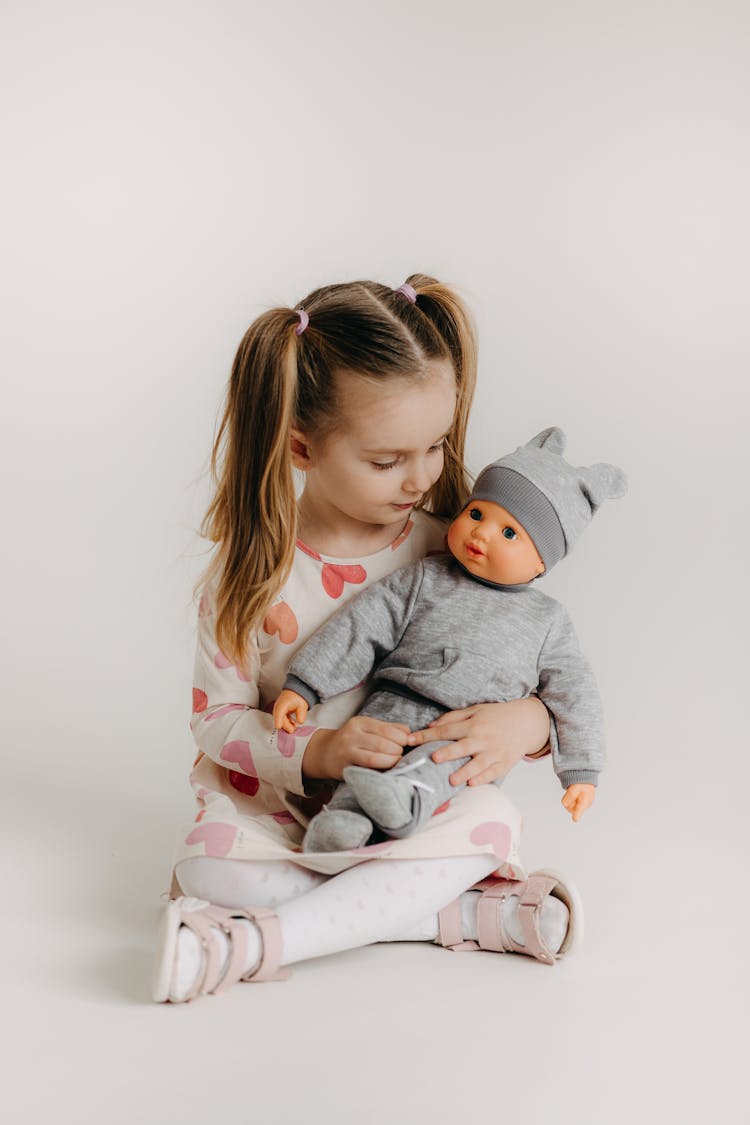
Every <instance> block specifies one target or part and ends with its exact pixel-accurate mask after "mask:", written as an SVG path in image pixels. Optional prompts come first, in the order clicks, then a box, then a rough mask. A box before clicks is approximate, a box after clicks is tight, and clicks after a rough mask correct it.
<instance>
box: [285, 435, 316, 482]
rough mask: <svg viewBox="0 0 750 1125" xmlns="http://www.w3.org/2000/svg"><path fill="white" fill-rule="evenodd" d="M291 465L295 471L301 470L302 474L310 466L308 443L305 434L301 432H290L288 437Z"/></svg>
mask: <svg viewBox="0 0 750 1125" xmlns="http://www.w3.org/2000/svg"><path fill="white" fill-rule="evenodd" d="M289 442H290V448H291V454H292V464H293V465H294V467H295V469H301V470H302V472H303V473H306V472H307V470H308V469H309V468H310V466H311V465H312V459H311V457H310V443H309V440H308V438H307V435H306V434H303V433H302V430H294V429H293V430H292V431H291V434H290V436H289Z"/></svg>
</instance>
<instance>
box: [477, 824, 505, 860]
mask: <svg viewBox="0 0 750 1125" xmlns="http://www.w3.org/2000/svg"><path fill="white" fill-rule="evenodd" d="M469 839H470V840H471V842H472V844H478V845H481V844H490V845H491V847H492V850H493V852H494V853H495V855H496V856H497V858H498V859H507V858H508V856H509V854H510V846H511V842H512V839H513V837H512V835H511V831H510V828H509V827H508V825H507V824H503V822H502V821H500V820H486V821H485V822H484V824H478V825H477V826H476V828H474V829H473V830H472V832H471V835H470V836H469Z"/></svg>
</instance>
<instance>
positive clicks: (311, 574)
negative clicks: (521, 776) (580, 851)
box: [154, 275, 582, 1002]
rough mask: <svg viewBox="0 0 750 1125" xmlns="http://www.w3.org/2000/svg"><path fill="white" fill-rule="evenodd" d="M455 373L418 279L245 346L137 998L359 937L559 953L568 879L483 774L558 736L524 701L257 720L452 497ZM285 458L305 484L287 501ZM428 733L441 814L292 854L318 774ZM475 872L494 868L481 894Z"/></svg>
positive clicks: (235, 374)
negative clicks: (345, 611)
mask: <svg viewBox="0 0 750 1125" xmlns="http://www.w3.org/2000/svg"><path fill="white" fill-rule="evenodd" d="M475 373H476V346H475V337H474V332H473V328H472V325H471V322H470V320H469V317H468V315H467V313H466V310H465V309H464V307H463V305H462V303H461V302H460V300H459V299H458V298H457V296H456V295H455V294H454V293H453V292H452V291H451V290H450V289H449V288H447V287H446V286H444V285H441V284H440V283H439V282H437V281H435V280H434V279H432V278H429V277H425V276H422V275H415V276H412V277H410V278H409V280H408V282H406V283H405V284H404V285H402V286H400V287H399V288H398V289H396V290H391V289H389V288H387V287H385V286H383V285H378V284H376V283H373V282H355V283H350V284H343V285H333V286H329V287H326V288H323V289H318V290H316V291H314V292H313V293H311V294H310V295H309V296H308V297H307V298H306V299H305V300H304V301H303V302H302V304H301V306H300V307H298V308H297V309H295V310H291V309H282V308H279V309H273V310H271V311H270V312H268V313H265V314H264V315H262V316H260V317H259V318H258V319H257V320H256V321H255V322H254V323H253V324H252V325H251V326H250V328H249V329H248V331H247V333H246V334H245V337H244V338H243V340H242V342H241V344H240V347H239V349H238V352H237V355H236V357H235V361H234V364H233V368H232V374H231V378H230V383H229V390H228V396H227V402H226V407H225V411H224V415H223V418H222V422H221V425H220V427H219V432H218V435H217V440H216V443H215V446H214V450H213V455H212V461H211V467H212V473H213V475H214V479H215V481H216V484H217V488H216V493H215V496H214V498H213V501H212V503H211V505H210V507H209V509H208V512H207V515H206V518H205V521H204V525H203V527H202V532H203V534H205V535H206V536H207V537H208V538H210V539H212V540H213V541H214V542H215V543H216V544H217V550H216V553H215V555H214V558H213V560H212V562H211V565H210V566H209V568H208V571H207V573H206V575H205V576H204V579H203V581H202V583H201V584H200V589H201V598H200V606H199V610H198V617H199V622H198V626H199V628H198V650H197V657H196V673H195V686H194V688H193V719H192V723H191V727H192V730H193V734H194V736H195V739H196V742H197V744H198V749H199V753H198V757H197V759H196V762H195V765H194V769H193V772H192V774H191V783H192V786H193V789H194V791H195V795H196V799H197V802H198V805H199V811H198V814H197V816H196V819H195V822H194V823H193V824H191V825H189V826H186V827H185V828H184V830H183V831H182V832H181V834H180V844H179V848H178V855H177V862H176V866H175V875H174V879H173V893H174V895H175V896H178V897H174V898H173V900H172V901H170V902H169V903H168V904H167V907H166V910H165V914H164V918H163V922H162V930H161V937H160V943H159V950H158V956H157V960H156V965H155V978H154V998H155V999H156V1000H157V1001H172V1002H179V1001H182V1000H189V999H192V998H193V997H195V996H197V995H198V994H199V993H205V992H214V993H215V992H219V991H222V990H224V989H226V988H227V987H229V985H231V984H233V983H235V982H236V981H237V980H240V979H243V980H256V981H257V980H267V979H271V978H273V977H275V976H276V977H277V976H279V975H280V974H279V969H280V967H282V966H287V965H290V964H292V963H293V962H295V961H299V960H303V959H306V958H309V957H317V956H321V955H324V954H329V953H333V952H337V951H339V950H342V949H349V948H354V947H356V946H359V945H365V944H369V943H371V942H377V941H388V940H410V939H411V940H431V941H435V940H438V941H440V942H441V943H442V944H443V945H448V946H450V947H452V948H469V947H471V948H480V947H481V948H490V949H495V950H497V951H515V952H522V953H527V954H530V955H532V956H535V957H537V958H538V959H540V960H543V961H547V962H548V963H552V962H553V961H554V959H555V957H557V956H560V955H562V954H563V953H565V952H568V951H569V950H570V949H571V948H572V945H573V940H574V938H575V937H576V936H577V933H578V932H579V931H580V928H581V921H582V918H581V910H580V903H579V900H578V896H577V894H576V892H575V890H574V888H572V887H571V886H569V885H566V884H565V883H564V882H563V880H562V879H561V878H560V877H559V876H556V875H555V874H554V873H537V874H536V875H533V876H531V877H529V878H528V879H526V878H524V875H525V873H524V872H523V869H522V867H521V864H520V861H519V858H518V838H519V833H520V817H519V814H518V812H517V810H516V809H515V808H514V807H513V805H512V804H511V802H510V801H509V799H508V797H507V796H506V795H505V794H504V793H503V792H502V790H500V789H498V788H497V787H496V786H494V785H488V784H486V783H487V782H489V781H492V780H494V779H495V778H497V777H500V776H502V775H503V774H505V773H507V772H508V770H509V769H510V768H512V766H513V765H514V764H515V763H516V762H517V761H518V760H519V759H520V758H522V757H524V756H525V755H527V756H528V755H532V754H538V753H539V752H541V753H545V752H546V749H547V743H548V740H549V738H550V735H551V733H552V735H554V732H550V725H549V717H548V713H547V711H546V708H545V707H544V706H543V704H542V703H541V702H540V701H539V700H537V699H535V698H533V697H532V698H530V699H526V700H520V701H514V702H511V703H500V704H483V705H479V706H475V707H470V708H467V709H466V710H464V711H455V712H450V713H448V714H446V715H444V716H442V717H441V718H440V719H439V720H437V721H436V723H435V724H431V727H430V729H428V730H426V731H421V732H415V733H410V732H409V729H408V727H406V726H403V725H401V724H399V723H389V722H382V721H379V720H375V719H372V718H365V717H354V718H352V717H351V716H353V715H355V712H356V711H357V710H358V709H359V707H360V705H361V703H362V701H363V699H364V696H365V689H364V687H363V686H360V687H358V688H355V689H354V690H352V691H349V692H346V693H344V694H342V695H339V696H337V697H335V698H334V699H332V700H330V701H329V702H327V703H325V704H322V705H320V706H318V707H316V708H314V709H313V710H312V711H311V712H310V716H309V720H310V721H309V722H308V723H307V724H305V725H303V726H300V727H298V728H297V729H296V731H295V732H294V734H286V733H285V732H283V731H280V732H275V731H274V724H273V719H272V717H271V714H270V712H271V711H272V709H273V703H274V700H275V699H276V697H277V696H278V694H279V692H280V691H281V688H282V686H283V683H284V680H285V676H286V669H287V665H288V663H289V661H290V659H291V657H292V656H293V654H294V653H295V651H296V649H297V648H298V647H299V646H300V644H301V643H302V642H303V641H304V640H305V639H307V637H309V636H310V635H311V634H312V633H313V632H314V631H315V630H316V629H317V627H318V626H319V625H320V624H321V623H322V622H323V621H324V620H325V619H326V618H327V617H328V616H329V615H330V614H331V613H332V612H333V610H334V609H336V608H337V607H338V606H339V605H341V604H342V603H343V601H345V600H347V599H348V598H350V597H351V596H353V595H354V594H356V593H357V591H359V590H362V589H364V588H366V587H367V586H369V585H370V584H371V583H372V582H374V581H376V580H377V579H378V578H381V577H383V576H384V575H386V574H388V573H390V572H391V571H392V570H394V569H396V568H397V567H400V566H403V565H405V564H407V563H409V562H412V561H413V560H415V559H416V558H419V557H421V556H422V555H425V554H427V553H428V552H429V551H431V550H436V549H438V548H439V547H440V546H441V543H442V539H443V535H444V523H443V522H441V520H445V519H446V518H447V517H449V516H452V515H454V514H455V513H456V511H458V510H460V508H461V506H462V503H463V501H464V500H465V498H466V496H467V495H468V491H469V485H468V480H467V476H466V472H465V469H464V465H463V453H464V440H465V433H466V424H467V417H468V412H469V407H470V404H471V399H472V395H473V391H474V382H475ZM293 468H297V469H299V470H301V471H302V473H304V475H305V485H304V490H303V492H302V495H301V497H300V499H299V502H298V501H297V499H296V496H295V488H294V477H293V472H292V469H293ZM428 513H432V514H428ZM435 726H439V728H440V730H439V737H440V738H444V739H447V740H451V741H455V745H454V747H453V749H452V750H451V751H450V753H451V757H452V758H455V759H459V758H466V757H468V758H469V759H470V760H469V762H468V763H466V764H465V765H464V766H463V767H462V768H461V769H458V770H457V771H456V773H455V775H454V776H455V779H456V783H459V782H469V785H468V787H467V788H466V789H465V790H464V791H463V792H462V793H460V794H459V795H458V796H457V797H456V798H455V799H454V800H453V801H452V802H450V805H449V806H448V807H447V808H446V809H445V810H444V811H441V810H438V811H437V813H436V814H435V816H434V817H433V819H432V820H431V821H430V823H429V824H428V825H427V826H426V827H425V828H424V829H423V830H422V831H421V832H419V833H417V834H416V835H414V836H412V837H410V838H408V839H405V840H387V841H384V842H381V843H375V844H371V845H370V846H369V847H364V848H359V849H355V850H353V851H348V852H328V853H304V854H303V853H302V852H301V842H302V838H303V836H304V831H305V827H306V825H307V823H308V822H309V819H310V817H311V816H312V815H314V814H315V813H316V812H317V811H319V810H320V809H321V808H322V806H323V804H324V802H325V801H326V799H327V797H328V796H330V793H331V786H330V784H329V783H330V782H331V781H337V780H340V779H341V778H342V776H343V770H344V769H345V768H346V767H347V766H350V765H360V766H369V767H370V768H375V769H389V768H390V767H391V766H393V765H395V764H396V763H397V762H398V761H399V759H400V757H401V755H402V754H403V751H404V748H405V747H406V746H417V745H421V744H422V743H423V742H429V741H434V740H435V738H436V732H435ZM491 873H495V874H496V875H497V876H498V877H499V878H498V879H496V880H493V881H492V882H491V883H490V884H483V883H482V880H485V879H486V878H487V877H488V876H489V875H490V874H491ZM477 883H479V884H480V886H479V888H478V889H475V890H473V891H468V888H472V887H474V886H475V884H477ZM180 892H182V895H184V896H186V897H181V896H180ZM463 892H467V893H463ZM483 892H484V893H483ZM457 896H461V897H460V898H458V897H457ZM454 900H457V901H454ZM477 938H478V940H479V945H476V944H475V941H474V939H477ZM464 939H469V940H468V941H467V940H464Z"/></svg>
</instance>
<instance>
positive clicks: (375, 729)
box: [302, 715, 409, 781]
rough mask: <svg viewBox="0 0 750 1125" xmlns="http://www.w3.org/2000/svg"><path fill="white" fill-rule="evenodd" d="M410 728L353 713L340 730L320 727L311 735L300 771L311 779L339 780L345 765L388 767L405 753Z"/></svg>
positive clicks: (374, 767) (378, 768)
mask: <svg viewBox="0 0 750 1125" xmlns="http://www.w3.org/2000/svg"><path fill="white" fill-rule="evenodd" d="M408 735H409V728H408V726H406V725H405V724H404V723H385V722H383V721H382V720H381V719H371V718H368V717H367V716H366V715H355V716H354V718H353V719H349V721H348V722H346V723H344V725H343V727H341V728H340V729H339V730H329V729H327V728H326V727H319V728H318V730H316V732H315V734H313V735H311V737H310V741H309V742H308V744H307V748H306V750H305V754H304V757H303V759H302V772H303V773H304V774H305V776H306V777H310V778H313V777H315V778H328V779H333V780H336V781H341V780H342V779H343V777H344V769H345V767H346V766H367V767H369V768H370V769H374V770H389V769H390V768H391V766H395V764H396V762H398V761H399V759H400V758H401V755H402V754H403V752H404V746H405V745H406V739H407V737H408Z"/></svg>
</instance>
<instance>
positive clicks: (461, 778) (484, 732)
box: [407, 695, 549, 785]
mask: <svg viewBox="0 0 750 1125" xmlns="http://www.w3.org/2000/svg"><path fill="white" fill-rule="evenodd" d="M442 739H447V740H450V741H451V742H455V746H441V747H440V749H439V750H436V751H435V752H434V753H433V754H432V759H433V761H435V762H452V761H456V760H457V759H459V758H467V757H470V758H471V761H470V762H467V763H466V765H465V766H462V767H461V768H460V769H458V770H456V771H455V772H454V773H453V774H452V775H451V779H450V780H451V785H462V784H464V783H465V782H466V783H468V784H469V785H486V784H487V783H488V782H490V781H496V780H497V778H499V777H504V776H505V774H506V773H510V771H511V770H512V769H513V767H514V766H515V765H516V763H517V762H520V760H521V759H522V758H523V757H525V756H526V755H527V754H534V753H536V752H537V751H538V750H541V749H542V748H543V747H544V746H545V744H546V743H547V741H548V739H549V712H548V711H547V708H546V707H545V706H544V704H543V703H542V701H541V700H540V699H537V698H536V696H534V695H532V696H530V697H529V698H528V699H513V700H511V701H510V702H508V703H477V704H476V705H475V706H474V707H465V708H464V709H463V710H462V711H448V712H447V713H446V714H445V715H441V716H440V718H439V719H435V721H434V722H432V723H430V724H429V726H428V727H426V728H425V729H424V730H420V731H415V732H414V734H412V735H410V736H409V738H408V739H407V745H409V746H423V745H424V744H425V743H426V742H437V741H438V740H442Z"/></svg>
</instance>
